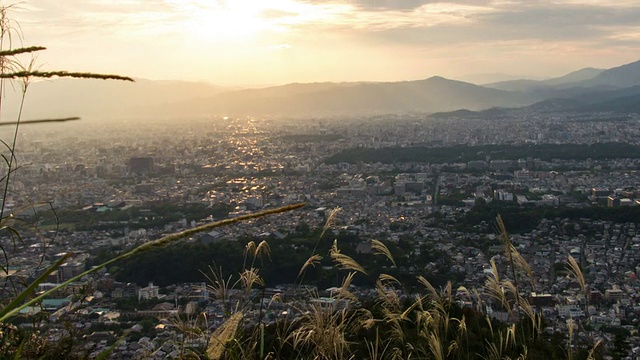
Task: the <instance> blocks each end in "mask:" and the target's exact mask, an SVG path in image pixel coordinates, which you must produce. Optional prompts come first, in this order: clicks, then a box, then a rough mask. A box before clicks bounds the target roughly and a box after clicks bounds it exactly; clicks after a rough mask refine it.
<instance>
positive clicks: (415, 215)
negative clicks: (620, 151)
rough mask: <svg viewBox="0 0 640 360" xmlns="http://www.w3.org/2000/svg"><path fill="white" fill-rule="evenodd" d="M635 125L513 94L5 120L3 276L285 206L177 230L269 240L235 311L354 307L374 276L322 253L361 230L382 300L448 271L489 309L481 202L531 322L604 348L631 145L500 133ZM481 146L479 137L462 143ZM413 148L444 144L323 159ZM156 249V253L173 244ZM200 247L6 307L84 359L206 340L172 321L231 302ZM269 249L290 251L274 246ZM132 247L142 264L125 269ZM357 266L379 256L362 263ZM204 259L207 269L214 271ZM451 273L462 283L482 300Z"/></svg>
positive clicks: (219, 313)
mask: <svg viewBox="0 0 640 360" xmlns="http://www.w3.org/2000/svg"><path fill="white" fill-rule="evenodd" d="M639 125H640V117H638V116H637V115H635V114H623V115H620V114H612V113H568V112H557V113H556V112H535V111H524V110H523V111H514V112H513V113H510V114H508V115H504V116H503V117H502V118H500V119H499V121H498V120H496V119H495V118H492V117H483V116H463V115H457V114H456V113H451V114H443V115H439V116H437V117H433V116H426V115H420V114H415V115H389V116H370V117H352V118H316V119H313V118H312V119H279V118H268V117H255V118H254V117H242V118H231V117H224V118H223V117H207V118H200V119H188V121H186V120H184V121H183V120H181V121H178V120H171V121H169V120H157V119H153V120H128V121H125V120H120V121H118V122H115V123H114V122H111V123H108V125H105V124H104V123H103V122H100V121H97V120H95V119H89V120H81V121H76V122H69V123H62V124H55V125H37V126H36V125H34V126H28V127H27V126H25V127H22V128H21V130H20V133H19V134H18V140H17V144H18V146H17V149H18V150H17V151H16V158H17V166H18V167H17V170H16V171H15V173H12V174H11V176H12V180H11V183H10V188H9V193H8V196H6V197H5V199H6V201H5V204H4V209H5V211H6V212H10V213H11V214H12V217H13V218H15V219H16V225H15V226H16V227H17V228H19V229H21V238H20V240H19V241H18V240H16V239H15V238H14V239H11V238H9V237H7V238H5V240H6V241H13V243H14V246H5V247H4V252H5V256H6V257H7V258H8V259H9V262H8V276H5V277H4V282H5V287H4V291H5V293H7V294H10V293H11V292H13V291H17V290H20V289H21V285H19V284H28V283H29V280H30V279H33V278H35V277H37V276H39V275H40V274H41V273H42V272H43V271H44V270H45V269H47V268H49V267H50V266H51V265H52V264H54V263H55V262H56V261H57V260H58V259H60V258H62V257H63V256H67V255H65V254H71V256H70V257H68V258H66V259H65V262H64V263H63V264H62V265H61V266H60V267H59V268H58V269H57V270H56V271H53V272H51V273H50V274H48V276H47V280H46V282H42V283H40V284H39V286H38V290H37V291H39V292H43V291H46V290H48V289H51V288H54V287H56V284H59V283H62V282H64V281H67V280H69V279H72V278H74V277H75V276H77V275H79V274H81V273H82V272H83V271H85V270H88V269H90V268H91V266H94V265H96V264H97V262H96V261H97V260H96V259H101V260H102V261H103V260H105V259H106V258H105V256H106V257H109V256H111V257H113V256H116V255H117V254H121V253H123V252H126V251H127V250H129V249H132V248H134V247H136V246H139V245H140V244H144V243H147V242H152V241H153V240H155V239H159V238H161V237H162V236H165V235H168V234H171V233H176V232H179V231H183V230H186V229H189V228H195V227H197V226H201V225H205V224H207V223H211V222H213V221H215V220H220V219H224V218H236V217H239V216H242V215H246V214H251V213H254V212H258V211H261V210H265V209H274V208H278V207H281V206H285V205H291V204H298V203H304V204H305V206H304V207H303V208H302V209H298V210H294V211H291V212H286V213H282V214H278V215H271V216H269V217H267V218H259V219H254V220H248V221H244V222H240V223H237V224H234V225H231V226H225V227H220V228H216V229H215V230H211V231H207V232H203V233H200V234H198V235H194V236H190V237H189V238H185V239H182V240H180V242H182V243H193V244H200V245H199V246H208V247H209V249H220V248H221V246H222V247H228V248H233V249H240V250H239V252H240V253H242V251H243V250H242V249H246V248H247V247H249V245H248V244H249V242H251V241H253V242H254V244H258V243H260V242H261V241H263V240H264V241H266V242H267V243H268V244H269V246H270V248H271V251H272V253H273V255H272V259H271V263H272V265H271V266H272V267H273V268H272V269H271V270H272V273H271V275H269V269H268V268H265V279H266V281H265V284H264V285H263V286H256V287H255V288H253V289H251V290H250V299H251V301H250V303H249V304H245V306H246V311H245V317H246V319H247V320H245V321H247V322H248V323H247V324H246V326H250V325H251V324H253V326H255V325H256V324H258V323H260V324H262V323H265V324H268V323H275V322H277V321H278V320H279V319H283V318H284V319H295V318H297V317H300V316H303V313H304V312H303V310H302V309H305V306H308V304H313V303H322V304H332V306H341V307H350V308H357V307H359V306H362V304H363V303H366V302H367V299H370V298H372V296H373V295H374V294H375V292H376V290H375V286H374V284H373V283H371V282H370V281H367V280H366V279H364V276H362V278H361V279H358V276H361V275H360V274H359V275H358V276H356V278H355V280H354V284H353V285H351V287H350V288H351V291H352V292H353V294H355V296H356V297H355V298H353V299H350V300H345V299H343V298H340V297H337V296H336V293H335V289H337V288H339V287H340V286H341V278H338V276H336V275H335V269H333V268H332V266H331V265H332V263H331V261H330V257H329V255H328V254H327V250H328V248H329V247H330V246H332V245H331V244H333V241H334V240H336V244H337V245H336V246H338V247H340V248H341V249H343V251H344V252H345V253H347V254H349V255H351V256H354V257H355V256H358V257H357V258H358V259H361V258H366V257H368V258H373V257H374V256H373V255H374V253H375V251H374V250H375V249H374V247H372V240H379V241H382V242H383V243H384V244H386V245H387V246H388V247H389V249H391V250H392V252H393V253H395V254H394V255H395V263H394V265H393V266H391V264H387V265H389V266H391V268H388V267H387V265H384V267H383V269H387V270H388V271H389V272H390V273H392V274H394V275H395V276H396V277H397V278H398V279H403V280H405V279H406V280H405V281H403V283H404V286H402V287H397V288H396V289H395V290H394V292H395V293H396V294H397V295H398V296H399V297H401V298H404V299H411V298H413V297H415V296H416V294H418V293H421V292H424V291H425V290H424V288H423V289H422V290H420V289H419V287H418V285H417V284H418V283H417V281H416V278H417V276H419V275H422V276H424V277H425V278H427V279H428V280H429V281H430V282H432V283H433V284H434V285H435V286H437V287H444V286H446V282H447V281H451V282H452V286H453V289H454V291H453V296H454V297H455V301H456V303H457V304H459V306H460V307H462V308H465V307H472V308H478V311H480V312H481V313H484V314H486V315H488V316H490V317H492V318H494V319H497V320H499V321H502V322H506V323H509V322H510V321H513V316H514V315H513V313H511V311H509V309H507V310H505V309H504V307H503V306H501V304H499V303H496V301H495V300H493V301H492V300H491V298H490V296H489V295H487V294H486V291H485V292H483V291H482V290H481V289H482V288H483V286H484V285H485V283H486V282H487V279H488V278H491V277H492V276H494V275H493V272H494V269H493V268H492V265H493V266H494V267H495V269H496V270H497V271H499V273H501V274H511V272H510V271H511V270H509V269H510V268H511V266H510V264H509V258H508V257H506V256H507V255H506V253H505V245H504V243H503V241H502V240H501V238H502V234H501V233H500V230H499V226H498V225H497V223H496V220H497V217H496V215H497V214H499V215H500V216H501V217H502V218H503V219H504V223H505V225H506V230H507V231H508V232H509V234H510V241H511V243H512V244H513V246H514V247H515V248H516V249H517V251H518V252H519V253H520V254H521V255H522V257H523V258H524V259H525V260H526V261H527V263H528V264H529V266H530V270H531V271H532V273H533V278H532V279H531V281H525V280H524V279H525V278H526V276H523V277H522V278H521V283H520V288H519V289H518V291H519V293H520V294H522V295H523V297H524V298H526V299H528V301H529V302H530V304H531V305H533V306H535V307H536V309H537V311H539V313H541V314H542V315H543V317H544V321H545V323H546V327H545V329H544V331H545V332H547V333H548V334H554V333H562V334H566V333H567V331H568V327H572V326H574V325H573V324H574V321H575V323H578V324H580V327H579V330H575V331H576V333H575V337H576V340H575V341H576V343H580V344H594V343H596V342H597V341H598V340H602V341H603V344H604V345H603V346H604V348H605V349H606V351H609V352H613V351H617V352H621V353H623V354H627V355H625V356H631V355H632V354H634V355H633V356H636V355H635V354H637V353H640V336H638V335H637V332H638V325H639V324H638V320H639V314H640V307H638V306H637V303H638V300H640V282H639V280H638V278H637V274H638V271H640V268H639V267H640V233H639V232H638V231H639V230H638V229H637V226H638V223H637V219H638V209H640V206H639V205H640V204H639V202H640V181H639V180H638V172H639V171H640V157H635V156H634V157H608V156H607V155H606V154H603V153H600V154H596V156H589V154H585V156H583V157H581V158H576V159H564V158H562V156H560V155H561V154H551V155H550V157H540V158H538V157H523V158H517V159H512V158H511V157H510V154H509V151H510V150H509V149H514V148H517V147H518V146H530V147H536V149H537V148H541V149H544V148H545V147H549V146H555V145H558V146H564V145H567V144H582V146H587V147H588V146H604V148H603V149H605V150H606V149H609V147H611V148H615V147H616V146H619V145H620V144H626V145H625V146H629V147H630V148H632V149H636V150H637V149H638V147H639V146H640V144H639V143H638V139H640V126H639ZM71 143H73V144H75V145H74V146H69V144H71ZM485 144H491V145H492V146H494V147H495V148H494V150H493V151H491V152H489V151H478V149H480V150H482V149H483V148H481V146H483V145H485ZM461 146H462V147H464V149H465V151H467V152H469V151H475V153H473V154H472V158H469V159H468V158H466V157H463V156H461V155H460V156H459V155H458V153H457V152H456V151H459V149H460V147H461ZM476 146H479V147H478V148H476ZM420 147H425V148H430V149H440V150H442V151H445V152H446V151H450V152H451V153H452V154H451V156H450V158H451V159H452V160H449V161H446V162H434V161H429V160H422V161H420V160H415V161H414V160H410V161H408V160H406V159H402V158H397V159H392V161H387V160H385V159H381V161H368V160H367V158H366V157H363V158H362V159H360V160H357V159H355V160H354V159H352V158H349V157H345V158H344V159H343V158H341V154H342V155H344V154H347V155H348V154H349V153H352V154H354V153H356V150H358V151H360V152H362V151H364V152H366V151H375V150H377V149H383V151H387V152H388V151H391V150H390V149H395V150H394V151H397V150H398V149H412V148H420ZM501 147H503V148H501ZM385 149H387V150H385ZM554 155H555V156H554ZM456 158H459V159H461V160H460V161H455V159H456ZM4 175H6V173H5V174H4ZM160 209H163V210H162V211H161V210H160ZM18 220H20V221H23V222H24V224H23V223H22V222H18ZM301 239H310V242H302V240H301ZM314 242H315V243H316V246H315V247H313V246H311V245H310V244H313V243H314ZM318 243H321V245H320V246H319V247H318ZM234 244H235V245H234ZM172 246H174V245H170V246H169V247H168V248H167V251H170V252H173V253H174V255H175V256H178V255H176V254H178V250H172ZM215 246H218V247H217V248H214V247H215ZM316 250H317V251H316ZM180 251H182V250H180ZM211 251H213V252H214V253H215V252H216V251H220V250H211ZM321 251H325V253H321ZM278 252H280V253H282V254H285V255H280V256H284V257H280V258H278V256H279V255H277V254H276V253H278ZM314 252H315V253H319V255H320V256H322V257H325V258H326V259H325V260H324V261H323V262H322V263H321V265H322V266H319V267H317V268H316V269H314V270H313V273H310V274H309V276H307V278H305V277H304V276H300V274H302V273H303V272H302V270H301V269H302V268H303V266H305V260H306V259H307V258H309V257H311V256H312V255H314ZM286 254H292V255H289V257H288V258H287V255H286ZM293 254H296V255H293ZM141 256H144V254H143V255H141ZM212 256H213V258H212V259H210V260H209V263H205V264H204V265H203V266H204V268H201V269H199V270H200V271H201V272H200V273H198V272H195V273H194V272H186V271H181V270H180V269H179V268H180V267H182V266H184V267H186V268H188V267H189V266H194V264H196V263H197V261H196V260H193V259H188V258H185V259H181V260H180V259H179V260H178V261H177V262H175V263H171V265H169V264H168V263H165V264H150V263H149V261H151V260H149V259H148V258H147V259H146V260H145V259H144V258H141V259H140V260H134V261H132V262H121V263H116V266H110V267H107V268H104V269H101V270H100V271H98V272H96V273H95V274H92V275H87V276H84V277H82V278H81V279H80V280H79V281H75V282H73V283H72V284H70V285H69V286H67V287H65V288H62V289H58V290H56V292H54V293H52V294H50V295H49V296H47V297H46V298H44V299H43V300H42V301H41V303H39V304H37V305H36V306H32V307H29V308H26V309H23V310H22V312H21V315H20V316H19V317H18V318H16V322H17V323H21V324H22V326H28V324H35V320H34V319H42V315H43V314H47V316H48V317H47V319H46V321H44V322H41V323H40V324H39V325H37V326H38V327H39V328H41V330H42V331H43V334H45V335H44V336H46V337H47V338H48V339H50V340H52V341H57V340H60V339H62V338H65V337H66V336H69V335H70V334H71V335H72V336H73V337H74V338H76V339H77V340H76V341H78V342H79V344H80V345H79V346H80V347H81V348H82V349H83V351H85V352H86V353H87V354H89V356H90V357H95V356H98V355H99V354H100V353H101V352H104V351H105V350H106V349H111V351H112V352H111V354H110V356H111V357H112V358H165V357H169V358H175V357H179V356H180V355H181V354H183V353H182V352H183V351H184V348H185V347H190V348H203V347H206V344H207V339H208V338H209V337H208V336H194V335H193V334H190V333H189V332H188V331H184V330H183V329H182V328H181V326H180V325H179V324H178V323H179V322H180V321H182V322H188V321H192V322H193V321H195V322H197V318H198V317H199V316H200V315H202V314H205V315H206V319H208V325H207V326H206V327H204V329H203V331H204V332H205V333H206V334H209V333H211V332H214V331H215V330H216V328H217V327H219V326H220V325H221V324H222V323H223V321H224V320H225V319H227V317H228V310H227V306H228V303H231V304H233V305H232V307H233V306H237V304H240V303H242V300H241V299H242V298H243V297H242V291H241V290H240V289H237V290H231V294H230V295H227V296H228V297H222V298H221V297H219V296H217V295H218V294H217V292H216V282H215V281H213V279H214V278H213V277H212V272H213V273H215V271H216V269H217V268H216V267H217V266H218V265H220V264H221V263H222V262H224V259H223V258H216V256H215V255H212ZM223 256H225V255H222V254H220V257H223ZM240 256H241V254H240ZM570 256H571V257H572V258H574V259H576V260H577V262H579V264H580V266H581V268H582V271H583V273H584V277H585V280H586V284H587V287H586V289H584V288H581V285H580V283H579V281H577V280H576V279H575V278H574V277H572V276H571V273H570V272H569V271H568V270H567V269H568V266H567V263H568V259H569V257H570ZM240 259H242V257H240ZM245 259H246V253H245ZM284 259H290V260H291V263H288V264H284V263H279V262H278V261H286V260H284ZM295 259H301V261H297V260H296V261H294V260H295ZM138 261H139V262H140V263H146V264H147V265H148V268H147V270H146V271H143V270H141V269H134V270H132V269H131V267H134V268H135V263H136V262H138ZM254 261H255V259H254ZM261 261H262V260H261ZM265 262H268V260H265ZM132 263H133V264H132ZM187 263H192V264H187ZM362 263H363V264H365V263H366V260H363V262H362ZM367 264H372V265H373V266H381V265H380V261H378V260H376V261H375V262H373V263H367ZM198 265H200V264H199V263H198ZM236 266H240V264H236ZM207 267H210V268H207ZM127 268H129V269H127ZM284 269H286V270H284ZM210 270H211V271H210ZM222 270H225V276H229V275H233V272H234V268H224V269H222ZM238 270H242V269H238ZM278 271H280V272H282V274H278ZM298 271H300V273H298ZM163 272H170V273H174V274H171V275H166V274H162V273H163ZM285 273H287V274H285ZM323 273H324V275H323ZM180 274H183V275H180ZM207 274H209V275H207ZM514 274H515V273H514ZM236 275H237V272H236ZM296 275H297V276H296ZM181 276H182V278H180V277H181ZM305 276H306V275H305ZM269 280H271V281H283V282H282V283H271V282H269ZM412 283H413V284H412ZM455 289H458V291H455ZM461 289H469V290H471V289H478V290H480V295H479V298H478V299H481V300H482V302H480V301H479V300H478V299H475V298H472V297H470V296H469V295H468V292H466V291H462V290H461ZM276 295H277V296H276ZM274 298H277V300H275V301H274V300H273V299H274ZM260 299H261V300H260ZM185 319H186V320H185ZM194 319H196V320H194ZM198 326H200V327H201V328H202V326H201V325H198ZM572 329H573V328H572ZM572 331H573V330H572ZM570 346H571V345H570Z"/></svg>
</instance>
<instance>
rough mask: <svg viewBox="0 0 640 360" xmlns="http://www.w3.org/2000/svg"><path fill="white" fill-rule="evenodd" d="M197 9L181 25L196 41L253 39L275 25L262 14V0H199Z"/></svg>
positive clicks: (229, 41) (274, 28) (240, 40)
mask: <svg viewBox="0 0 640 360" xmlns="http://www.w3.org/2000/svg"><path fill="white" fill-rule="evenodd" d="M261 3H262V4H261ZM197 8H198V10H197V11H194V12H192V13H191V14H189V17H188V19H187V20H186V21H185V24H184V25H185V30H186V33H187V34H188V35H189V36H191V37H193V40H195V41H199V42H203V43H209V42H216V43H219V42H225V43H239V42H245V41H250V40H253V39H256V38H257V37H258V36H260V35H262V34H264V33H265V32H267V31H269V30H277V28H276V26H275V25H274V24H272V23H270V22H268V21H267V19H265V18H263V17H262V16H261V14H262V11H263V10H264V5H263V2H261V1H255V0H232V1H226V2H215V1H210V0H209V1H206V2H204V1H203V2H200V4H199V6H197Z"/></svg>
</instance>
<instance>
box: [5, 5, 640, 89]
mask: <svg viewBox="0 0 640 360" xmlns="http://www.w3.org/2000/svg"><path fill="white" fill-rule="evenodd" d="M7 4H8V3H6V2H5V3H4V5H7ZM9 17H10V18H11V19H15V24H19V28H20V29H21V33H22V34H21V36H22V42H23V45H42V46H46V47H47V50H46V51H44V52H42V53H40V54H39V55H38V58H37V64H39V65H40V66H41V68H42V69H46V70H77V71H94V72H103V73H117V74H121V75H127V76H132V77H136V78H147V79H152V80H192V81H204V82H208V83H212V84H215V85H221V86H261V85H276V84H284V83H290V82H324V81H400V80H415V79H424V78H428V77H431V76H435V75H439V76H444V77H447V78H452V79H461V80H471V81H475V82H483V81H487V80H488V78H487V76H486V75H487V74H490V75H492V77H494V78H495V79H496V80H501V79H503V78H505V76H504V75H508V76H513V77H529V78H545V77H553V76H560V75H563V74H566V73H568V72H571V71H574V70H578V69H581V68H584V67H597V68H610V67H614V66H619V65H622V64H625V63H629V62H633V61H636V60H639V59H640V1H638V0H601V1H599V0H584V1H579V0H526V1H509V0H496V1H493V0H475V1H474V0H460V1H436V0H335V1H333V0H328V1H320V0H27V1H21V2H19V3H17V5H14V6H13V7H11V9H10V10H9ZM15 38H17V37H16V36H14V41H17V40H15ZM480 75H482V76H480Z"/></svg>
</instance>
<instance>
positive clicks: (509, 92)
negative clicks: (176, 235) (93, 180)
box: [2, 61, 640, 120]
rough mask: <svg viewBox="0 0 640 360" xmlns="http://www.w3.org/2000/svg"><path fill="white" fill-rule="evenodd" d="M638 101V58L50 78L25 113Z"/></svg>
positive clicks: (619, 105)
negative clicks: (469, 70)
mask: <svg viewBox="0 0 640 360" xmlns="http://www.w3.org/2000/svg"><path fill="white" fill-rule="evenodd" d="M5 95H6V96H5V97H4V98H3V103H2V108H3V117H8V116H12V115H13V116H15V113H16V112H17V109H18V104H19V99H20V94H19V92H17V91H12V90H11V89H10V88H9V89H8V90H7V91H6V94H5ZM639 104H640V61H636V62H633V63H630V64H625V65H621V66H618V67H614V68H611V69H595V68H585V69H581V70H578V71H575V72H572V73H569V74H567V75H564V76H561V77H558V78H553V79H547V80H526V79H522V80H511V81H504V82H498V83H490V84H484V85H476V84H472V83H468V82H463V81H457V80H451V79H445V78H443V77H438V76H435V77H431V78H428V79H424V80H415V81H400V82H345V83H329V82H327V83H304V84H302V83H293V84H287V85H282V86H272V87H265V88H258V89H229V88H223V87H217V86H213V85H210V84H206V83H197V82H187V81H151V80H144V79H138V80H136V82H135V83H125V82H118V81H103V80H76V79H55V80H48V81H40V82H35V83H33V84H30V86H29V89H28V93H27V97H26V103H25V114H24V118H38V117H57V116H81V117H99V118H123V117H129V118H136V117H163V118H174V117H190V116H203V115H229V116H242V115H256V116H289V117H297V116H300V117H310V116H311V117H312V116H341V115H347V116H356V115H373V114H398V113H438V112H449V111H456V110H461V109H465V110H467V111H468V112H469V113H473V112H474V111H483V110H486V109H491V108H513V107H529V109H532V110H536V111H547V110H548V111H557V110H572V111H622V112H640V105H639ZM491 111H495V109H494V110H491ZM460 114H462V113H460ZM4 120H9V119H4Z"/></svg>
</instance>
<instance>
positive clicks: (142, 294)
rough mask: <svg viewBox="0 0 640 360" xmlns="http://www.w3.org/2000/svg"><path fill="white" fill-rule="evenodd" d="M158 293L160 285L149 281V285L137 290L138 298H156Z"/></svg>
mask: <svg viewBox="0 0 640 360" xmlns="http://www.w3.org/2000/svg"><path fill="white" fill-rule="evenodd" d="M158 295H160V287H159V286H156V285H153V283H152V282H150V283H149V286H147V287H143V288H140V290H138V300H150V299H157V298H158Z"/></svg>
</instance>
